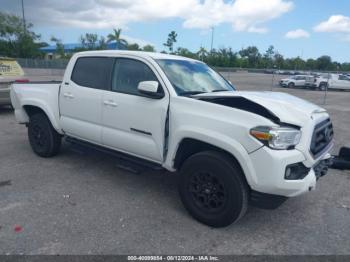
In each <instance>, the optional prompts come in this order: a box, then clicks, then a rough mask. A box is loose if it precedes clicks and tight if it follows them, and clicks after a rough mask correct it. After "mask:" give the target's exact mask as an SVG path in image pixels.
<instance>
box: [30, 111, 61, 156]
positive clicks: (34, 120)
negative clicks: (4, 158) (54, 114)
mask: <svg viewBox="0 0 350 262" xmlns="http://www.w3.org/2000/svg"><path fill="white" fill-rule="evenodd" d="M28 138H29V143H30V146H31V147H32V149H33V151H34V153H35V154H37V155H38V156H41V157H52V156H54V155H56V154H57V153H58V152H59V150H60V147H61V136H60V134H59V133H57V132H56V130H55V129H54V128H53V127H52V125H51V122H50V120H49V119H48V118H47V116H46V115H45V114H43V113H38V114H34V115H32V116H31V117H30V121H29V124H28Z"/></svg>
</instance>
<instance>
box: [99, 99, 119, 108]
mask: <svg viewBox="0 0 350 262" xmlns="http://www.w3.org/2000/svg"><path fill="white" fill-rule="evenodd" d="M103 104H104V105H106V106H112V107H117V106H118V104H117V103H116V102H114V101H113V100H105V101H103Z"/></svg>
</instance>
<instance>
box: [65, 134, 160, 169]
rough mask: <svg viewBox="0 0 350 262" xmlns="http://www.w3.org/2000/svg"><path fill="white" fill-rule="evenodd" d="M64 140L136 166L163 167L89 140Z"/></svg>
mask: <svg viewBox="0 0 350 262" xmlns="http://www.w3.org/2000/svg"><path fill="white" fill-rule="evenodd" d="M66 141H67V142H69V143H72V144H77V145H81V146H83V147H86V148H90V149H94V150H97V151H100V152H102V153H106V154H109V155H111V156H113V157H116V158H119V159H121V160H125V161H128V162H129V163H131V164H135V165H138V166H143V167H147V168H151V169H155V170H162V169H164V168H163V167H162V165H161V164H159V163H156V162H152V161H149V160H146V159H142V158H139V157H136V156H132V155H129V154H126V153H123V152H120V151H116V150H113V149H109V148H106V147H103V146H99V145H95V144H92V143H90V142H87V141H83V140H80V139H77V138H73V137H66Z"/></svg>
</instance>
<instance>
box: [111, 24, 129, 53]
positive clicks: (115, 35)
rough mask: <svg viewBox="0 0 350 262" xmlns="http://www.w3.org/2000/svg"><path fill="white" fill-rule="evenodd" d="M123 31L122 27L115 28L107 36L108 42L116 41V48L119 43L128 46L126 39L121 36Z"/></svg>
mask: <svg viewBox="0 0 350 262" xmlns="http://www.w3.org/2000/svg"><path fill="white" fill-rule="evenodd" d="M121 32H122V30H121V29H120V28H118V29H115V28H114V29H113V33H112V34H109V35H108V36H107V43H110V42H113V41H115V42H116V47H115V48H116V49H118V46H119V45H124V46H125V47H127V46H128V42H127V41H126V40H125V39H123V38H120V34H121Z"/></svg>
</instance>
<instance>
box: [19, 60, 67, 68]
mask: <svg viewBox="0 0 350 262" xmlns="http://www.w3.org/2000/svg"><path fill="white" fill-rule="evenodd" d="M16 60H17V62H18V63H19V64H20V65H21V67H23V68H45V69H65V68H66V66H67V64H68V61H69V60H68V59H53V60H49V59H30V58H17V59H16Z"/></svg>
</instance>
